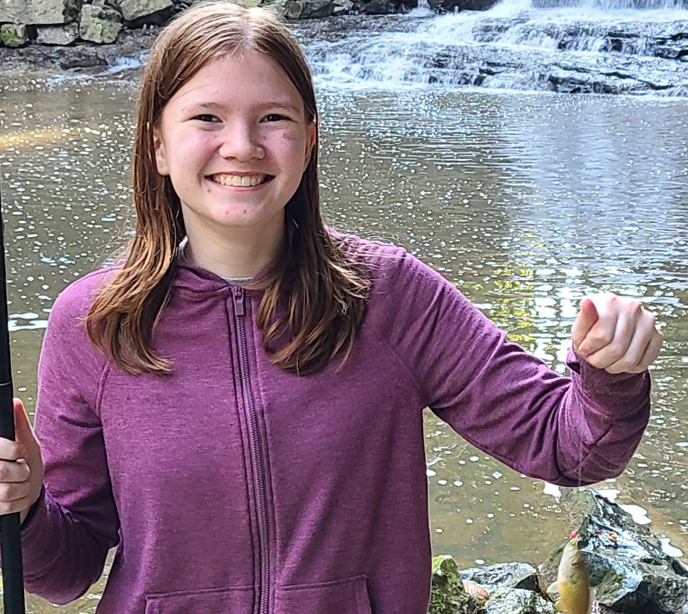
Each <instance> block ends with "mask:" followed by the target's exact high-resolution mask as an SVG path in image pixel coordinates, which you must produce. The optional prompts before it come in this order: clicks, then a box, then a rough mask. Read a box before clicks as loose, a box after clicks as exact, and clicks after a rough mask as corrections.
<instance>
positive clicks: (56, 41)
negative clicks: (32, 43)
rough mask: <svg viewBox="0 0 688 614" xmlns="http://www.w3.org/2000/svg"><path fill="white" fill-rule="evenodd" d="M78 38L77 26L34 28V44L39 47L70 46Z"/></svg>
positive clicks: (73, 24)
mask: <svg viewBox="0 0 688 614" xmlns="http://www.w3.org/2000/svg"><path fill="white" fill-rule="evenodd" d="M78 38H79V26H78V25H77V24H76V23H70V24H67V25H66V26H39V27H38V28H36V42H37V43H38V44H39V45H71V44H73V43H74V42H76V41H77V40H78Z"/></svg>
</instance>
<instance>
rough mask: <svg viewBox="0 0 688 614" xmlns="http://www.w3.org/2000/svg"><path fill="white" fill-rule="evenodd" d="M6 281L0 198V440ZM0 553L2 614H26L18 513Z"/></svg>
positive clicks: (3, 526)
mask: <svg viewBox="0 0 688 614" xmlns="http://www.w3.org/2000/svg"><path fill="white" fill-rule="evenodd" d="M5 278H6V269H5V232H4V223H3V220H2V196H1V195H0V437H4V438H5V439H12V440H13V439H14V409H13V403H12V397H13V391H12V365H11V363H10V333H9V328H8V326H9V324H8V318H7V315H8V314H7V285H6V282H5ZM0 549H1V550H2V585H3V591H2V600H3V605H4V612H5V614H25V612H26V609H25V606H24V571H23V564H22V550H21V526H20V524H19V513H15V514H5V515H4V516H0Z"/></svg>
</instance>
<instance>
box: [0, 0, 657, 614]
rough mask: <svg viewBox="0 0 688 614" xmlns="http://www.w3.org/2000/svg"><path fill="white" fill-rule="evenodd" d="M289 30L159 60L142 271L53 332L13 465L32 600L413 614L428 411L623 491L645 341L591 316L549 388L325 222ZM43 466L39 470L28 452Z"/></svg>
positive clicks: (303, 75) (1, 488)
mask: <svg viewBox="0 0 688 614" xmlns="http://www.w3.org/2000/svg"><path fill="white" fill-rule="evenodd" d="M317 151H318V116H317V110H316V104H315V95H314V92H313V86H312V82H311V77H310V73H309V70H308V67H307V65H306V62H305V60H304V57H303V55H302V53H301V51H300V49H299V48H298V45H297V44H296V42H295V41H294V39H293V37H292V36H291V35H290V33H289V31H288V30H287V29H286V28H285V27H284V26H282V25H281V24H280V23H279V22H277V21H276V20H275V19H274V18H273V17H271V16H270V15H269V14H268V13H266V12H265V11H263V10H260V9H249V10H247V9H243V8H239V7H237V6H234V5H232V4H229V3H224V2H214V3H209V4H201V5H196V6H194V7H193V8H191V9H190V10H188V11H187V12H185V13H184V14H182V16H181V17H179V18H177V19H176V20H175V21H174V22H172V23H171V24H170V25H169V26H168V27H167V28H166V29H165V30H164V31H163V32H162V34H161V35H160V37H159V38H158V40H157V42H156V44H155V46H154V48H153V50H152V53H151V57H150V61H149V63H148V65H147V67H146V70H145V74H144V77H143V84H142V89H141V97H140V101H139V115H138V124H137V130H136V137H135V150H134V200H135V204H136V213H137V227H136V234H135V237H134V239H133V241H132V243H131V245H130V246H129V248H128V251H127V256H126V259H125V261H124V262H123V263H122V264H121V265H120V266H118V267H113V268H109V269H104V270H101V271H97V272H95V273H92V274H91V275H88V276H86V277H84V278H83V279H81V280H79V281H77V282H76V283H75V284H73V285H72V286H70V287H69V288H68V289H67V290H66V291H65V292H64V293H63V294H62V295H61V296H60V297H59V298H58V300H57V301H56V303H55V306H54V309H53V311H52V313H51V316H50V323H49V326H48V330H47V332H46V336H45V341H44V345H43V351H42V355H41V361H40V367H39V396H38V404H37V409H36V422H35V428H36V435H35V436H34V434H33V432H32V430H31V426H30V424H29V421H28V418H27V417H26V414H25V412H24V410H23V407H22V405H21V403H20V402H19V401H17V402H16V404H15V415H16V423H17V442H16V443H15V442H10V441H7V440H1V441H0V459H2V460H0V512H2V513H9V512H21V514H22V519H23V533H22V535H23V547H24V559H25V567H26V574H25V579H26V586H27V588H28V590H30V591H32V592H35V593H38V594H40V595H42V596H44V597H45V598H47V599H49V600H51V601H53V602H54V603H67V602H69V601H71V600H73V599H75V598H77V597H78V596H80V595H82V594H83V593H85V592H86V591H87V590H88V588H89V587H90V585H91V584H92V583H93V582H94V581H96V580H97V579H98V578H99V576H100V575H101V573H102V571H103V566H104V563H105V557H106V554H107V552H108V550H109V549H110V548H113V547H116V555H115V559H114V563H113V566H112V569H111V571H110V574H109V578H108V581H107V586H106V588H105V592H104V594H103V597H102V599H101V601H100V603H99V605H98V609H97V611H98V612H99V613H101V614H144V613H145V614H182V613H184V614H190V613H193V614H196V613H198V614H201V613H202V614H228V613H231V614H268V613H271V614H272V613H275V614H371V613H375V614H424V613H425V612H426V610H427V606H428V598H429V592H430V557H431V552H430V535H429V523H428V508H427V486H426V473H425V472H426V467H425V457H424V436H423V418H422V412H423V408H425V407H430V408H431V409H432V410H433V411H434V412H435V413H436V414H437V415H438V416H440V417H441V418H443V419H444V420H446V421H447V422H448V423H449V424H450V425H451V426H452V427H453V428H454V429H456V430H457V432H459V433H460V434H461V435H462V436H464V437H465V438H466V439H467V440H468V441H470V442H471V443H473V444H474V445H476V446H477V447H478V448H480V449H481V450H484V451H485V452H486V453H488V454H491V455H492V456H494V457H495V458H497V459H499V460H501V461H503V462H504V463H506V464H508V465H509V466H511V467H513V468H515V469H516V470H518V471H520V472H522V473H525V474H527V475H529V476H534V477H538V478H541V479H545V480H548V481H550V482H553V483H556V484H561V485H579V484H585V483H591V482H595V481H599V480H602V479H605V478H609V477H612V476H615V475H618V474H619V473H620V472H621V471H622V470H623V468H624V467H625V465H626V463H627V462H628V461H629V459H630V458H631V455H632V453H633V451H634V449H635V447H636V446H637V444H638V442H639V441H640V438H641V436H642V433H643V430H644V428H645V426H646V424H647V420H648V415H649V389H650V378H649V375H648V372H647V370H646V369H647V367H648V365H649V364H650V363H651V362H652V361H653V360H654V359H655V357H656V356H657V353H658V352H659V348H660V345H661V336H660V335H659V333H658V332H657V331H656V329H655V326H654V318H653V316H652V315H651V314H650V313H648V312H647V311H645V310H644V309H643V308H642V307H641V306H640V304H638V303H637V302H635V301H630V300H626V299H621V298H618V297H616V296H614V295H611V294H609V295H603V296H596V297H592V298H589V299H586V300H584V301H583V302H582V305H581V313H580V314H579V316H578V318H577V319H576V322H575V324H574V327H573V332H572V337H573V339H572V350H571V352H570V354H569V361H568V364H569V366H570V368H571V372H572V373H571V378H565V377H561V376H558V375H557V374H555V373H554V372H552V371H550V370H549V369H548V368H547V367H546V366H545V365H544V364H543V363H542V362H540V361H539V360H538V359H536V358H534V357H532V356H531V355H529V354H527V353H526V352H524V351H523V350H522V349H521V348H520V347H518V346H517V345H515V344H512V343H510V342H509V341H508V340H507V339H506V337H505V334H504V333H503V332H501V331H499V330H498V329H497V328H496V327H495V326H494V325H493V324H492V323H491V322H489V321H488V320H487V319H486V318H485V317H483V316H482V315H481V313H480V312H479V311H478V310H477V309H476V308H474V307H473V306H472V305H471V304H470V302H468V301H467V300H466V298H465V297H463V295H462V294H461V293H460V292H459V291H457V290H456V289H455V288H454V287H453V286H452V285H451V284H450V283H449V282H447V281H445V280H444V279H443V278H442V277H441V276H439V275H438V274H437V273H435V272H434V271H432V270H431V269H430V268H428V267H427V266H425V265H423V264H422V263H420V262H419V261H418V260H416V259H415V258H414V257H412V256H411V255H409V254H408V253H407V252H405V251H404V250H403V249H400V248H397V247H394V246H391V245H385V244H381V243H373V242H368V241H364V240H362V239H359V238H357V237H353V236H344V235H340V234H337V233H335V232H334V231H331V230H329V229H328V228H326V227H325V226H324V224H323V220H322V216H321V210H320V202H319V195H318V179H317ZM39 441H40V445H39Z"/></svg>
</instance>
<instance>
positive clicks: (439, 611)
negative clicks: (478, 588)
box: [428, 555, 474, 614]
mask: <svg viewBox="0 0 688 614" xmlns="http://www.w3.org/2000/svg"><path fill="white" fill-rule="evenodd" d="M473 604H474V600H473V598H472V597H471V596H470V595H469V594H468V593H467V592H466V591H465V590H464V588H463V580H462V579H461V576H460V575H459V570H458V568H457V567H456V561H455V560H454V559H453V558H452V557H451V556H448V555H441V556H436V557H435V558H433V559H432V594H431V596H430V608H429V609H428V614H468V613H469V612H472V611H473V608H472V607H471V606H472V605H473Z"/></svg>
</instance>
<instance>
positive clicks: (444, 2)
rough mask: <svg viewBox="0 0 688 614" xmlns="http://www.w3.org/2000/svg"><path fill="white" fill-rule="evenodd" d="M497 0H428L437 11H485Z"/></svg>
mask: <svg viewBox="0 0 688 614" xmlns="http://www.w3.org/2000/svg"><path fill="white" fill-rule="evenodd" d="M498 2H499V0H428V4H429V5H430V7H431V8H433V9H434V10H436V11H437V12H439V13H451V12H454V11H455V10H459V11H486V10H487V9H491V8H492V7H493V6H494V5H495V4H497V3H498Z"/></svg>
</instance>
